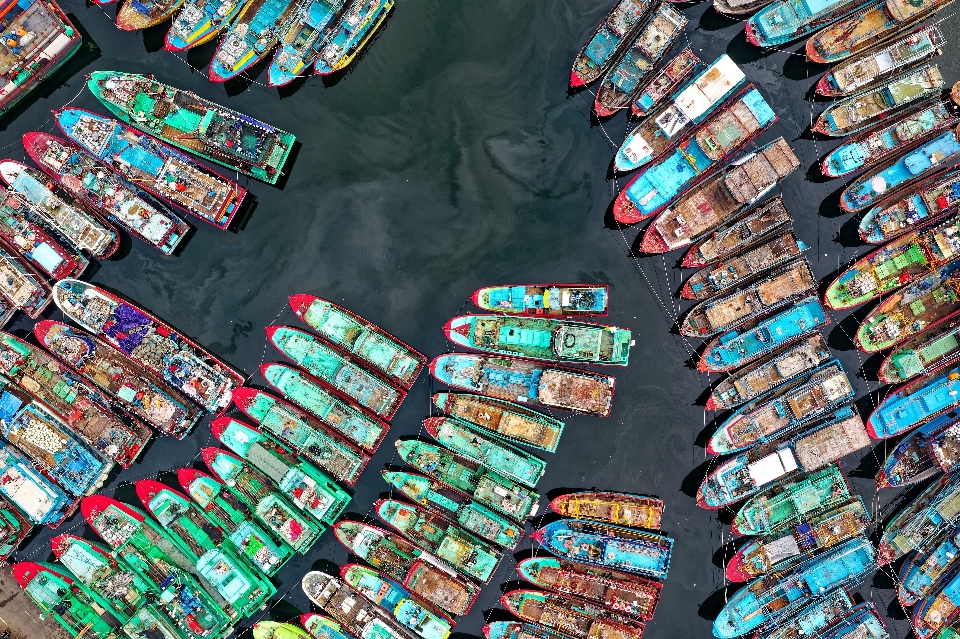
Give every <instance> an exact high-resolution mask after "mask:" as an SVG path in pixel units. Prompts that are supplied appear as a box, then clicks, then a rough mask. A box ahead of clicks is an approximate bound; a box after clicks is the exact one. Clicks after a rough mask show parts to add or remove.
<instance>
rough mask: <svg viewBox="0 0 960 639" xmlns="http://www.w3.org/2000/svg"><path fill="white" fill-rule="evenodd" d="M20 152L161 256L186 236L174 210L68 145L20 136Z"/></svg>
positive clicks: (49, 137) (31, 135) (40, 136)
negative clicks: (21, 149)
mask: <svg viewBox="0 0 960 639" xmlns="http://www.w3.org/2000/svg"><path fill="white" fill-rule="evenodd" d="M23 148H24V149H26V151H27V154H28V155H29V156H30V159H32V160H33V161H34V162H36V163H37V165H39V166H40V168H41V169H42V170H43V171H44V172H45V173H46V174H47V175H48V176H49V177H50V178H52V179H53V180H56V182H57V184H58V185H59V186H60V187H61V188H62V189H63V190H64V191H66V192H67V193H69V194H70V195H72V196H73V197H75V198H77V199H78V200H80V201H81V202H83V203H84V204H86V205H87V207H89V208H91V209H93V210H94V211H97V212H98V213H100V214H101V215H103V216H104V217H106V218H107V219H109V220H111V221H113V222H115V223H117V224H119V225H120V226H121V227H123V228H124V229H125V230H126V231H127V232H128V233H130V234H131V235H133V236H134V237H136V238H138V239H140V240H142V241H144V242H146V243H147V244H149V245H150V246H152V247H153V248H155V249H157V250H158V251H160V252H161V253H163V254H164V255H170V254H171V253H173V251H174V250H176V248H177V246H178V245H179V244H180V241H181V240H183V238H184V237H186V234H187V232H189V230H190V225H189V224H187V223H186V222H184V221H183V220H182V219H180V217H179V216H178V215H177V214H176V213H174V212H173V210H172V209H170V208H168V207H167V206H166V205H164V204H161V203H160V201H159V200H157V199H155V198H154V197H153V196H151V195H150V194H148V193H147V192H146V191H144V190H143V189H141V188H138V187H135V186H133V185H132V184H130V183H129V182H127V181H126V180H124V179H123V178H121V177H120V176H119V175H117V174H116V173H114V172H113V171H111V170H110V168H109V167H108V166H106V165H105V164H104V163H103V162H101V161H100V160H98V159H97V158H95V157H93V156H92V155H88V154H87V153H85V152H84V151H82V150H81V149H80V147H78V146H77V145H75V144H73V143H72V142H69V141H67V140H64V139H63V138H59V137H56V136H54V135H50V134H48V133H43V132H40V131H32V132H30V133H25V134H24V136H23Z"/></svg>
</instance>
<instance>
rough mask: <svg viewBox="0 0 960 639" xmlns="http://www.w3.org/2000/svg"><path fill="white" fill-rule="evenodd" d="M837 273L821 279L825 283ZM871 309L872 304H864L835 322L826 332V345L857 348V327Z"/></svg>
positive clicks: (844, 348)
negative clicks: (855, 338)
mask: <svg viewBox="0 0 960 639" xmlns="http://www.w3.org/2000/svg"><path fill="white" fill-rule="evenodd" d="M839 274H840V273H836V274H834V275H833V277H825V278H823V280H821V281H826V282H827V283H829V282H832V281H833V280H834V279H836V277H837V276H839ZM872 310H873V306H872V305H870V304H865V305H864V306H862V307H860V308H858V309H857V310H855V311H854V312H852V313H850V314H849V315H847V316H846V317H844V318H843V319H842V320H840V321H839V322H836V324H835V325H834V327H833V329H832V330H830V332H829V333H828V334H827V345H828V346H829V347H830V348H832V349H833V350H836V351H855V350H857V345H856V342H855V341H854V337H855V336H856V334H857V329H859V328H860V325H861V324H862V323H863V320H865V319H866V317H867V315H869V314H870V311H872ZM828 328H829V327H828Z"/></svg>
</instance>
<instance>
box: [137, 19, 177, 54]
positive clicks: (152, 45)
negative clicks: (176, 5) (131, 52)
mask: <svg viewBox="0 0 960 639" xmlns="http://www.w3.org/2000/svg"><path fill="white" fill-rule="evenodd" d="M172 25H173V18H172V17H170V18H168V19H166V20H164V21H163V22H161V23H160V24H155V25H153V26H152V27H147V28H146V29H141V30H140V33H141V34H142V35H143V48H144V49H146V51H147V53H156V52H157V51H161V50H162V49H163V44H164V41H165V39H166V37H167V31H169V30H170V27H171V26H172Z"/></svg>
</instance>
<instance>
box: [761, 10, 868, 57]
mask: <svg viewBox="0 0 960 639" xmlns="http://www.w3.org/2000/svg"><path fill="white" fill-rule="evenodd" d="M865 4H867V3H865V2H864V0H825V1H824V2H818V3H812V2H807V1H806V0H776V2H773V3H772V4H769V5H767V6H766V7H764V8H763V9H761V10H760V11H758V12H757V13H755V14H754V15H753V16H751V17H750V19H749V20H747V24H746V27H745V29H744V30H745V31H746V35H747V42H749V43H750V44H752V45H755V46H758V47H773V46H778V45H782V44H786V43H788V42H791V41H793V40H796V39H797V38H803V37H806V36H808V35H811V34H813V33H815V32H816V31H819V30H820V29H823V28H824V27H828V26H830V25H831V24H833V23H834V22H836V21H838V20H841V19H843V18H845V17H847V16H849V15H850V14H852V13H854V12H856V11H858V10H860V9H861V8H862V7H863V6H865Z"/></svg>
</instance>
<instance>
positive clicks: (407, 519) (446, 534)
mask: <svg viewBox="0 0 960 639" xmlns="http://www.w3.org/2000/svg"><path fill="white" fill-rule="evenodd" d="M374 509H375V510H376V511H377V516H379V517H380V519H382V520H383V521H384V522H386V523H387V524H388V525H389V526H390V527H392V528H394V529H395V530H396V531H397V532H399V533H400V534H401V535H403V536H404V537H406V538H407V539H409V540H410V541H412V542H413V543H414V544H416V545H418V546H420V547H421V548H423V549H424V550H426V551H427V552H429V553H431V554H433V555H436V556H437V557H439V558H440V559H442V560H443V561H445V562H447V563H448V564H449V565H450V566H452V567H453V568H455V569H456V570H458V571H459V572H460V573H462V574H464V575H466V576H468V577H472V578H474V579H477V580H479V581H481V582H483V583H489V582H490V579H492V578H493V573H494V571H495V570H496V568H497V565H498V564H499V563H500V559H501V558H502V552H501V551H499V550H497V549H495V548H494V547H493V546H491V545H489V544H488V543H486V542H484V541H481V540H480V539H479V538H478V537H475V536H474V535H472V534H470V533H468V532H466V531H464V530H462V529H460V528H459V527H457V526H454V525H453V524H451V523H450V522H449V521H448V520H447V519H445V518H444V517H442V516H441V515H437V514H435V513H431V512H430V511H428V510H425V509H423V508H421V507H419V506H413V505H411V504H406V503H404V502H402V501H396V500H394V499H380V500H378V501H376V502H374Z"/></svg>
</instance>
